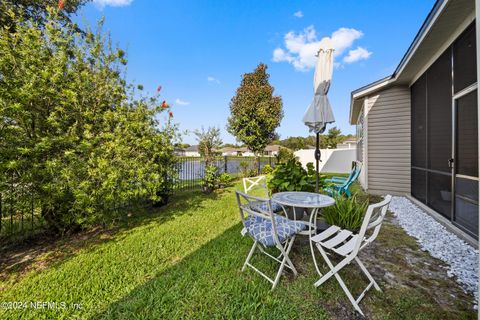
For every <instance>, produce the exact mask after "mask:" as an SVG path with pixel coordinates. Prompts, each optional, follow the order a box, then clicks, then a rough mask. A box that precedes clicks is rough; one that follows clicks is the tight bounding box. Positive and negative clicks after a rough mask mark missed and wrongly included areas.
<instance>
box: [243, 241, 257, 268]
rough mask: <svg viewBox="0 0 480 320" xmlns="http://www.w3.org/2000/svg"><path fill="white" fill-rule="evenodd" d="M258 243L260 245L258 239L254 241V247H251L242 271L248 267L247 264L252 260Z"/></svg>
mask: <svg viewBox="0 0 480 320" xmlns="http://www.w3.org/2000/svg"><path fill="white" fill-rule="evenodd" d="M257 245H258V241H255V242H254V243H253V246H252V249H250V252H249V253H248V256H247V260H245V263H244V264H243V267H242V272H243V271H245V269H246V268H247V264H248V263H249V262H250V259H251V258H252V256H253V253H254V252H255V249H256V248H257Z"/></svg>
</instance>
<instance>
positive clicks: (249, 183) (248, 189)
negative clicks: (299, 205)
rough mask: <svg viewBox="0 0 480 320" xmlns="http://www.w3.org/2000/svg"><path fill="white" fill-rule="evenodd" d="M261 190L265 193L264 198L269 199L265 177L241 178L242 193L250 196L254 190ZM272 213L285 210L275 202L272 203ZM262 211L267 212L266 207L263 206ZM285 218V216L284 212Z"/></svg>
mask: <svg viewBox="0 0 480 320" xmlns="http://www.w3.org/2000/svg"><path fill="white" fill-rule="evenodd" d="M258 189H261V190H262V191H263V192H265V198H270V191H269V190H268V186H267V177H266V176H257V177H250V178H243V191H244V192H245V193H246V194H251V193H252V192H253V191H254V190H258ZM272 209H273V212H280V211H285V209H284V208H283V207H282V206H281V205H279V204H278V203H276V202H272ZM263 210H267V207H266V206H265V205H263ZM284 214H285V216H286V215H287V213H286V212H284Z"/></svg>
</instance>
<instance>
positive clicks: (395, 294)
mask: <svg viewBox="0 0 480 320" xmlns="http://www.w3.org/2000/svg"><path fill="white" fill-rule="evenodd" d="M241 227H242V225H241V223H238V224H237V225H235V226H233V227H231V228H229V229H227V230H226V231H225V232H223V233H222V234H221V235H219V236H218V237H216V238H215V239H213V240H210V241H209V242H207V243H206V244H204V245H203V246H202V247H200V248H199V249H198V250H196V251H195V252H193V253H191V254H190V255H188V256H186V257H185V258H183V259H182V260H181V261H179V262H177V263H176V264H174V265H173V266H171V267H169V268H168V269H166V270H164V271H162V272H160V273H158V274H157V275H156V276H155V277H154V278H153V279H150V280H149V281H148V282H146V283H145V284H143V285H141V286H138V287H136V288H135V289H133V290H132V291H131V292H130V293H129V294H128V295H127V296H125V297H123V298H122V299H120V300H118V301H116V302H114V303H112V304H110V305H109V306H108V307H107V308H106V309H105V310H101V311H99V312H98V313H97V314H96V315H95V316H93V317H92V319H131V318H134V317H137V318H148V319H186V318H192V319H193V318H195V319H198V318H201V319H236V318H242V319H247V318H255V319H296V318H301V319H330V318H334V319H362V317H361V316H359V314H357V313H355V312H354V310H353V307H352V306H351V305H350V303H349V302H348V300H347V298H346V296H345V295H344V293H343V291H342V290H341V288H340V286H339V285H338V283H337V282H336V281H335V279H334V278H332V279H330V280H329V281H327V282H326V283H324V284H323V285H322V286H321V287H320V288H315V287H314V286H313V283H314V282H315V281H316V280H318V275H317V274H316V272H315V271H314V267H313V263H312V260H311V256H310V251H309V246H308V238H306V237H299V238H298V239H297V241H296V242H295V245H294V247H293V250H292V252H291V255H290V256H291V258H292V261H293V263H294V264H295V266H296V267H297V269H298V271H299V275H298V276H297V277H294V276H293V274H292V273H291V272H289V271H287V272H285V273H284V274H283V275H282V277H281V280H280V283H279V286H278V287H277V288H276V289H275V290H274V291H271V290H270V289H271V285H270V284H269V283H268V282H267V281H266V280H265V279H263V278H262V277H261V276H260V275H258V274H257V273H255V272H253V271H252V270H250V269H247V270H246V271H245V272H243V273H242V272H241V267H242V265H243V262H244V259H245V258H246V255H247V253H248V250H249V249H250V246H251V245H252V240H251V239H250V238H249V237H241V235H240V230H241ZM387 233H389V235H388V234H387ZM392 237H394V238H392ZM407 237H408V236H407V235H406V234H405V232H404V231H403V230H402V229H400V228H398V227H397V226H394V225H393V224H391V223H390V222H387V223H386V226H385V229H384V234H383V236H382V237H381V238H380V239H379V241H378V242H377V243H375V244H374V245H372V246H371V247H370V248H369V249H368V250H367V251H365V252H362V254H361V259H362V260H364V262H365V264H366V266H367V268H368V269H370V271H371V272H372V274H373V276H374V278H375V279H376V280H377V282H378V283H379V284H380V286H381V287H382V289H383V290H384V291H383V292H376V291H375V290H372V291H369V293H368V294H367V296H366V297H365V299H364V300H363V301H362V303H361V308H362V309H363V310H364V312H365V313H366V315H367V318H372V319H398V318H403V319H407V318H422V319H423V318H425V319H427V318H429V319H447V318H462V319H475V312H474V311H473V310H472V308H471V307H472V305H471V300H470V301H469V295H466V294H463V293H462V289H461V288H460V287H459V286H458V284H456V283H455V282H454V280H453V279H449V278H448V277H447V276H446V275H441V274H440V273H441V272H442V270H443V269H442V266H438V267H437V266H436V265H435V263H436V262H437V260H436V259H434V258H432V257H430V256H429V255H428V254H427V253H425V252H421V251H418V246H417V245H416V243H415V241H414V240H413V239H411V238H408V239H407ZM412 255H414V256H416V257H417V262H418V263H421V264H423V263H429V264H430V265H429V270H422V269H421V268H422V266H421V265H419V264H416V265H411V264H409V257H411V256H412ZM335 260H336V259H334V261H335ZM337 262H338V261H337ZM253 263H254V265H256V266H257V267H259V268H260V269H261V270H262V271H265V272H266V273H267V274H268V275H274V274H275V270H276V269H275V268H276V267H277V265H276V264H275V263H273V262H272V261H271V260H269V259H267V258H266V257H264V256H262V255H259V254H257V255H256V256H254V260H253ZM319 263H320V267H321V270H324V271H327V270H328V269H327V267H326V265H325V263H323V261H321V258H320V259H319ZM435 272H436V273H435ZM341 276H342V278H343V279H344V281H345V282H346V283H347V285H348V286H349V288H350V290H351V292H352V293H354V295H358V294H360V292H361V291H362V290H363V289H364V288H365V286H366V285H367V284H368V282H367V281H366V278H364V277H363V276H362V275H361V273H360V272H359V269H358V267H357V266H356V265H349V266H347V267H346V268H345V270H343V271H342V272H341ZM392 277H394V278H392ZM433 291H437V292H435V293H433ZM432 293H433V294H432ZM442 293H443V294H442ZM442 295H443V300H438V299H437V297H438V296H442ZM451 295H452V296H451ZM470 298H471V297H470Z"/></svg>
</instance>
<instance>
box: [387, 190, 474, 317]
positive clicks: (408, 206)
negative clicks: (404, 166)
mask: <svg viewBox="0 0 480 320" xmlns="http://www.w3.org/2000/svg"><path fill="white" fill-rule="evenodd" d="M389 209H390V211H392V212H393V213H394V215H395V217H396V218H397V221H398V223H399V224H400V226H401V227H402V228H403V229H405V231H406V232H407V233H408V234H409V235H410V236H413V237H415V238H417V241H418V243H419V245H420V247H421V248H422V250H426V251H428V252H429V253H430V255H432V256H433V257H435V258H438V259H440V260H442V261H444V262H445V263H447V264H448V266H449V268H448V271H447V274H448V276H449V277H453V276H455V277H456V280H457V282H458V283H459V284H460V285H461V286H462V287H463V288H464V290H466V291H467V292H470V293H472V294H473V295H474V296H475V302H474V303H475V309H476V308H477V301H478V250H476V249H475V248H473V247H472V246H471V245H469V244H467V243H466V242H465V241H463V240H462V239H460V238H459V237H458V236H456V235H455V234H453V233H452V232H450V231H448V230H447V229H446V228H445V227H444V226H443V225H441V224H440V223H438V222H437V221H436V220H435V219H433V218H432V217H431V216H429V215H428V214H427V213H426V212H424V211H423V210H422V209H420V208H419V207H417V206H416V205H414V204H413V203H412V202H411V201H410V200H408V199H407V198H405V197H393V198H392V201H391V203H390V208H389Z"/></svg>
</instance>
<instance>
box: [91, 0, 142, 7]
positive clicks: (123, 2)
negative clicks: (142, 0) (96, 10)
mask: <svg viewBox="0 0 480 320" xmlns="http://www.w3.org/2000/svg"><path fill="white" fill-rule="evenodd" d="M132 2H133V0H93V3H95V4H96V5H97V6H99V7H100V8H103V7H106V6H111V7H126V6H128V5H130V4H131V3H132Z"/></svg>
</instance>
